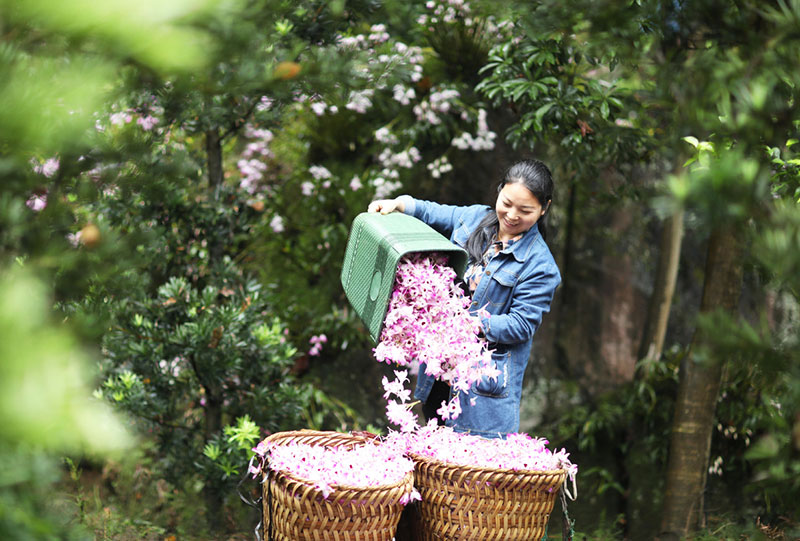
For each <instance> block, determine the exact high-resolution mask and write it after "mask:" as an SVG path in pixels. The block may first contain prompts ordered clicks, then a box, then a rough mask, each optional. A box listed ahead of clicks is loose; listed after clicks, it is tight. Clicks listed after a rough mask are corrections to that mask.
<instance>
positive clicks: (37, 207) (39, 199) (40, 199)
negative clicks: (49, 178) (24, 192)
mask: <svg viewBox="0 0 800 541" xmlns="http://www.w3.org/2000/svg"><path fill="white" fill-rule="evenodd" d="M25 204H26V205H27V206H28V208H29V209H31V210H32V211H34V212H41V211H42V210H44V208H45V207H46V206H47V192H45V193H43V194H33V195H32V196H30V197H29V198H28V200H27V201H25Z"/></svg>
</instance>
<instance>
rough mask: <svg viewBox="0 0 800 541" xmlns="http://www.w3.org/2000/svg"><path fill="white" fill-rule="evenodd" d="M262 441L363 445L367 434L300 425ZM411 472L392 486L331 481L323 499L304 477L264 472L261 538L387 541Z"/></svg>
mask: <svg viewBox="0 0 800 541" xmlns="http://www.w3.org/2000/svg"><path fill="white" fill-rule="evenodd" d="M267 440H268V441H271V442H275V443H278V444H279V445H286V444H289V443H292V442H294V443H302V444H306V445H318V446H325V447H342V446H347V447H351V448H352V447H355V446H358V445H369V444H370V443H369V442H370V438H368V437H364V436H359V435H354V434H342V433H338V432H319V431H313V430H300V431H292V432H279V433H277V434H273V435H272V436H270V437H269V438H267ZM412 486H413V474H412V473H411V472H409V474H408V475H407V476H406V478H405V479H403V480H402V481H401V482H398V483H396V484H393V485H382V486H375V487H371V488H363V487H351V486H346V485H333V489H334V490H333V492H332V493H331V494H330V495H329V496H328V498H327V499H324V498H323V497H322V493H321V492H320V491H319V490H317V489H315V488H314V487H312V486H309V484H308V482H307V481H306V482H304V481H303V480H302V479H300V478H298V477H295V476H293V475H292V474H290V473H287V472H273V471H269V472H268V473H267V474H265V479H264V483H263V506H264V539H265V540H267V541H306V540H308V541H327V540H331V541H333V540H335V541H391V539H392V538H393V537H394V535H395V530H396V529H397V523H398V521H399V520H400V514H401V513H402V511H403V507H404V506H403V504H401V503H400V498H401V497H402V496H403V494H407V493H409V492H410V491H411V489H412Z"/></svg>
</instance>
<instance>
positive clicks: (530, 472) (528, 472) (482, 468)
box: [408, 452, 568, 477]
mask: <svg viewBox="0 0 800 541" xmlns="http://www.w3.org/2000/svg"><path fill="white" fill-rule="evenodd" d="M408 457H409V458H411V459H412V460H414V461H420V462H428V463H430V464H433V465H436V466H443V467H445V468H452V469H464V470H470V471H474V472H478V473H492V474H494V473H498V474H510V475H564V476H565V477H566V476H567V475H568V472H567V469H566V468H561V469H558V470H512V469H510V468H492V467H489V466H471V465H466V464H455V463H453V462H445V461H444V460H441V459H438V458H433V457H428V456H425V455H420V454H417V453H412V452H409V453H408Z"/></svg>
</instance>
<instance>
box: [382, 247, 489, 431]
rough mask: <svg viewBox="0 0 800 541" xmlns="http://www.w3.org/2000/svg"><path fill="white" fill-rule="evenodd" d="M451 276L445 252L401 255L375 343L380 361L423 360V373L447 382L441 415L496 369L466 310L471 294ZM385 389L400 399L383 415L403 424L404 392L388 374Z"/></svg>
mask: <svg viewBox="0 0 800 541" xmlns="http://www.w3.org/2000/svg"><path fill="white" fill-rule="evenodd" d="M455 277H456V273H455V271H454V270H453V269H452V268H450V267H448V266H447V264H446V258H445V257H443V256H440V255H436V254H433V255H430V254H411V255H409V256H406V257H405V258H403V259H402V260H401V261H400V263H399V264H398V267H397V273H396V277H395V285H394V289H393V291H392V295H391V297H390V299H389V306H388V309H387V312H386V317H385V318H384V323H383V330H382V331H381V335H380V340H379V342H378V344H377V346H376V347H375V348H374V349H373V353H374V355H375V359H377V360H378V361H385V362H387V363H390V364H392V363H393V364H397V365H399V366H409V365H411V364H412V363H413V362H416V361H418V362H420V363H425V373H426V374H428V375H430V376H433V377H435V378H437V379H440V380H442V381H445V382H447V383H448V384H449V385H450V386H451V387H452V388H453V390H454V391H455V393H454V396H453V397H452V398H451V400H450V402H449V403H445V404H442V407H441V408H440V410H439V411H438V413H440V414H441V415H442V417H443V418H445V419H456V418H457V417H458V416H459V415H460V414H461V403H460V393H462V392H467V391H468V390H469V388H470V387H471V386H472V384H473V383H475V382H477V381H479V380H480V379H481V378H483V377H488V378H494V377H497V375H498V373H497V369H496V368H495V367H494V364H493V363H492V361H491V351H490V350H489V349H488V346H487V343H486V341H485V339H483V338H480V337H479V333H480V331H481V324H480V319H479V318H477V317H473V316H472V315H471V314H470V312H469V305H470V299H469V297H467V296H466V295H465V294H464V291H463V290H462V289H461V287H460V286H459V285H458V284H456V283H455ZM387 384H388V385H387ZM384 389H385V390H386V391H387V395H394V396H397V397H398V398H400V399H401V402H400V403H399V404H394V405H393V404H391V403H390V404H389V405H388V406H387V416H388V417H389V419H390V421H392V422H393V423H394V424H396V425H397V424H401V423H402V424H403V426H404V427H406V428H404V429H407V427H408V423H409V416H408V415H406V414H404V413H403V412H402V411H401V408H400V406H403V407H406V405H405V402H406V401H407V396H406V395H404V394H400V393H399V392H398V391H397V389H396V385H395V384H392V383H391V382H388V380H387V382H386V383H385V384H384ZM385 397H386V395H385Z"/></svg>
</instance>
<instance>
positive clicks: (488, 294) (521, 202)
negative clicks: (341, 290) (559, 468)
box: [368, 160, 561, 438]
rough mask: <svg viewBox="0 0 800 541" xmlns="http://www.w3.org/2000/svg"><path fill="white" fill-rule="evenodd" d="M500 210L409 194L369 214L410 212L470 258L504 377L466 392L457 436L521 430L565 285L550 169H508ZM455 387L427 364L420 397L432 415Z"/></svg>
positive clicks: (474, 288) (475, 294)
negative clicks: (553, 234) (539, 343)
mask: <svg viewBox="0 0 800 541" xmlns="http://www.w3.org/2000/svg"><path fill="white" fill-rule="evenodd" d="M497 191H498V196H497V201H496V203H495V208H494V210H492V209H491V208H490V207H488V206H485V205H471V206H464V207H462V206H452V205H441V204H438V203H434V202H430V201H422V200H418V199H414V198H412V197H410V196H407V195H401V196H400V197H398V198H397V199H388V200H379V201H373V202H372V203H370V205H369V208H368V211H369V212H380V213H381V214H388V213H390V212H394V211H399V212H403V213H405V214H410V215H412V216H414V217H416V218H418V219H420V220H422V221H423V222H425V223H426V224H428V225H430V226H431V227H432V228H434V229H436V230H437V231H439V232H440V233H441V234H443V235H445V236H446V237H449V238H450V241H451V242H454V243H455V244H457V245H458V246H461V247H462V248H464V249H465V250H466V251H467V252H468V254H469V263H468V268H467V271H466V272H465V274H464V282H465V284H466V286H467V287H468V288H469V291H470V294H471V296H472V303H471V305H470V311H471V312H473V313H474V314H476V315H477V313H478V310H479V309H481V308H485V310H486V312H488V314H489V315H488V316H486V315H485V313H484V316H480V317H481V324H482V326H483V334H484V336H485V337H486V339H487V340H488V341H489V345H490V348H491V349H492V350H494V353H493V354H492V359H493V361H494V362H495V363H496V365H497V369H498V370H499V372H500V375H499V376H498V377H497V378H496V379H488V378H484V379H483V380H482V381H480V382H478V383H476V384H475V385H473V387H472V388H471V389H470V391H469V393H462V394H461V398H460V400H461V410H462V411H461V414H460V415H459V417H458V418H457V419H455V420H450V421H447V424H449V425H451V426H453V428H454V429H455V430H457V431H461V432H469V433H471V434H476V435H479V436H483V437H487V438H493V437H494V438H496V437H505V435H506V434H508V433H512V432H518V431H519V408H520V398H521V394H522V379H523V376H524V374H525V367H526V366H527V364H528V357H529V356H530V351H531V343H532V341H533V334H534V333H535V332H536V329H537V328H538V327H539V324H540V323H541V322H542V316H543V315H544V314H545V312H548V311H549V310H550V303H551V301H552V300H553V293H554V292H555V290H556V287H558V284H559V283H561V275H560V273H559V271H558V267H557V266H556V263H555V260H554V259H553V256H552V254H551V253H550V250H549V248H548V247H547V244H546V243H545V235H546V231H545V223H544V220H545V217H546V216H547V213H548V212H549V209H550V204H551V202H552V199H553V180H552V177H551V174H550V170H549V169H548V168H547V166H546V165H544V164H543V163H542V162H540V161H537V160H523V161H520V162H517V163H515V164H514V165H512V166H511V167H509V168H508V170H506V173H505V175H504V177H503V179H502V180H501V182H500V185H499V186H498V189H497ZM449 394H450V389H449V387H448V386H447V385H446V384H444V383H442V382H440V381H435V380H434V378H433V377H431V376H429V375H427V374H425V366H424V365H422V366H421V367H420V371H419V376H418V378H417V386H416V389H415V391H414V397H415V398H417V399H418V400H421V401H423V412H424V413H425V416H426V417H427V418H431V417H433V416H434V412H435V411H436V409H437V408H438V407H439V406H440V405H441V402H442V401H444V400H447V399H448V398H449Z"/></svg>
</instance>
